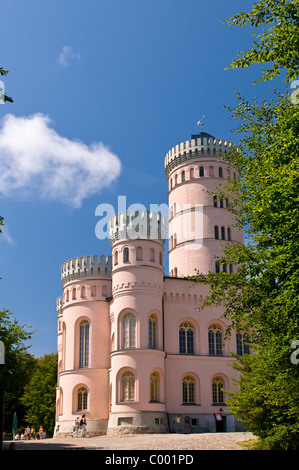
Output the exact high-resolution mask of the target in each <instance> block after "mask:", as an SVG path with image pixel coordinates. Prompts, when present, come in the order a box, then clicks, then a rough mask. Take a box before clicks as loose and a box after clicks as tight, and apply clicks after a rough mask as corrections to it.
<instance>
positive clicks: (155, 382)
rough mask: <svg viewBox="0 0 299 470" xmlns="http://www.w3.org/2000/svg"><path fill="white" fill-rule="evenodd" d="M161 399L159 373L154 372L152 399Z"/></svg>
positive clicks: (151, 386) (151, 385)
mask: <svg viewBox="0 0 299 470" xmlns="http://www.w3.org/2000/svg"><path fill="white" fill-rule="evenodd" d="M158 400H159V374H157V372H153V373H152V375H151V380H150V401H158Z"/></svg>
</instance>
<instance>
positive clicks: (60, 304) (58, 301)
mask: <svg viewBox="0 0 299 470" xmlns="http://www.w3.org/2000/svg"><path fill="white" fill-rule="evenodd" d="M62 307H63V297H57V299H56V312H57V315H58V316H59V315H61V313H62Z"/></svg>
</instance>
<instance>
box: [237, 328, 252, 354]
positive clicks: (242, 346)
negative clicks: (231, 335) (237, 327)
mask: <svg viewBox="0 0 299 470" xmlns="http://www.w3.org/2000/svg"><path fill="white" fill-rule="evenodd" d="M236 340H237V354H238V356H243V355H244V354H249V353H250V352H249V346H248V344H246V342H247V341H248V334H247V333H237V334H236Z"/></svg>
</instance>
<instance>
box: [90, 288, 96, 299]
mask: <svg viewBox="0 0 299 470" xmlns="http://www.w3.org/2000/svg"><path fill="white" fill-rule="evenodd" d="M96 293H97V288H96V286H91V297H95V296H96Z"/></svg>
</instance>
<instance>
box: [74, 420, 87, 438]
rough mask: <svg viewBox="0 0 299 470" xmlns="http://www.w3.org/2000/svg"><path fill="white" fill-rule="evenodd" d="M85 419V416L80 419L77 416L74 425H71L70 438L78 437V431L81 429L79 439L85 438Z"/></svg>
mask: <svg viewBox="0 0 299 470" xmlns="http://www.w3.org/2000/svg"><path fill="white" fill-rule="evenodd" d="M86 426H87V422H86V417H85V415H82V416H81V419H80V417H79V416H77V417H76V418H75V421H74V424H73V432H72V437H78V434H79V429H81V437H85V436H86Z"/></svg>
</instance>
